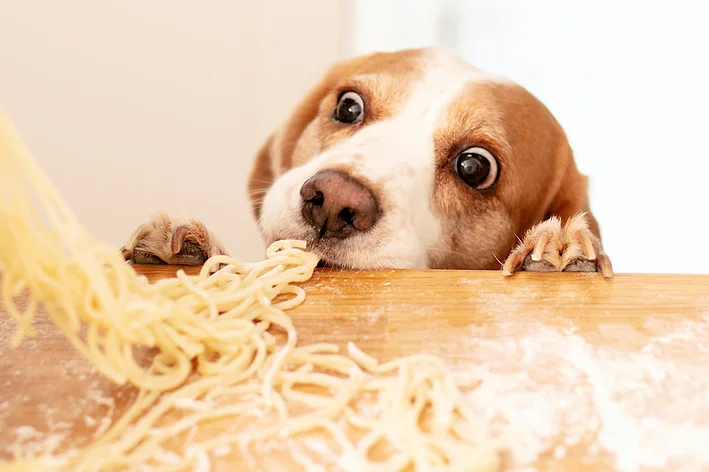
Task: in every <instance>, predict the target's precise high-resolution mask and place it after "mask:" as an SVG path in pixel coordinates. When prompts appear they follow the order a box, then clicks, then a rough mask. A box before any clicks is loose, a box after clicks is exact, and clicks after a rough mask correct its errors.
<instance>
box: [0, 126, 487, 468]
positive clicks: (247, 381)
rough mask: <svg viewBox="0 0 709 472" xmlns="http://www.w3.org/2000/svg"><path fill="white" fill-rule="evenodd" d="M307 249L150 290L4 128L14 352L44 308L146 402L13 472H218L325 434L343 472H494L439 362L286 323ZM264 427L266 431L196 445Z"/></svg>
mask: <svg viewBox="0 0 709 472" xmlns="http://www.w3.org/2000/svg"><path fill="white" fill-rule="evenodd" d="M304 249H305V244H304V243H303V242H302V241H279V242H277V243H275V244H273V245H272V246H271V247H270V248H269V249H268V252H267V255H268V258H267V259H266V260H265V261H262V262H257V263H254V264H245V263H241V262H239V261H237V260H235V259H233V258H231V257H227V256H216V257H213V258H212V259H210V260H209V261H207V263H206V264H205V266H204V267H203V268H202V270H201V272H200V274H199V275H198V276H187V275H185V273H184V272H182V271H179V272H178V273H177V276H176V277H175V278H170V279H164V280H160V281H158V282H155V283H149V282H148V280H147V279H146V278H145V277H143V276H139V275H137V274H136V272H135V271H134V269H133V268H132V267H131V266H130V265H129V264H126V263H125V262H124V261H123V257H122V255H121V253H120V252H119V251H117V250H115V249H114V248H112V247H109V246H107V245H104V244H101V243H99V242H97V241H96V240H95V239H94V238H93V237H92V235H91V234H90V233H89V232H88V231H87V230H86V229H85V228H84V227H83V226H82V225H81V224H80V223H79V222H78V221H77V219H76V218H75V217H74V215H73V214H72V212H71V210H70V209H69V208H68V206H67V205H66V203H65V202H64V201H63V200H62V199H61V197H60V196H59V195H58V193H57V192H56V191H55V189H54V188H53V187H52V185H51V183H50V182H49V180H48V179H47V177H46V176H45V175H44V174H43V173H42V171H41V170H40V168H39V167H38V165H37V164H36V163H35V161H34V160H33V159H32V158H31V156H30V155H29V153H28V152H27V151H26V150H25V148H24V145H23V143H22V141H21V140H20V138H19V137H18V135H17V133H16V132H15V130H14V128H13V127H12V125H11V124H10V122H9V120H7V119H6V118H4V117H2V116H0V284H1V285H0V296H1V297H2V304H3V306H4V308H5V310H6V311H7V312H8V313H9V314H10V315H11V316H12V317H13V318H14V319H15V320H16V321H17V323H18V326H19V330H18V332H17V335H16V336H15V338H14V339H13V343H14V345H17V344H19V343H20V342H21V341H22V339H23V337H24V336H33V334H34V333H33V327H32V318H33V316H34V315H35V314H36V313H37V311H38V309H39V307H40V305H41V306H42V309H43V311H44V312H46V313H47V315H48V316H49V317H50V318H51V319H52V321H53V322H54V323H55V324H56V326H57V327H58V328H59V329H60V330H61V331H62V333H63V334H64V336H66V337H67V339H69V340H70V341H71V343H72V344H73V345H74V346H75V347H76V349H77V350H79V351H80V352H81V353H82V354H83V355H84V356H85V357H86V358H87V359H88V360H89V361H90V362H91V363H92V364H94V365H95V366H96V368H97V369H98V370H100V371H101V372H102V373H103V374H104V375H105V376H107V377H109V378H110V379H111V380H113V381H114V382H116V383H118V384H130V385H133V386H135V387H137V388H138V389H139V393H138V396H137V397H136V399H135V401H134V403H133V404H132V405H131V406H130V408H129V409H128V411H127V412H126V413H124V414H123V416H122V417H121V418H120V419H118V420H117V421H116V422H115V423H114V424H113V426H112V427H111V428H110V429H109V430H108V431H107V432H106V433H105V434H103V436H101V437H100V438H98V439H96V440H95V441H94V442H93V443H90V444H89V445H87V446H86V447H84V448H83V449H80V450H71V451H67V452H65V453H64V454H62V455H61V456H57V457H39V458H32V459H27V460H26V461H25V462H23V461H22V459H20V458H18V459H17V461H16V462H15V463H14V465H15V466H17V467H18V468H20V467H25V468H27V469H33V468H34V469H35V470H50V469H61V470H74V471H87V472H94V471H100V470H123V469H129V468H139V467H140V466H145V467H149V468H150V470H184V469H190V468H197V470H208V469H209V464H210V463H212V462H213V461H214V457H215V455H217V456H218V455H219V454H215V451H217V452H219V451H222V452H223V451H224V450H225V448H227V449H226V450H233V451H235V454H237V455H238V456H239V457H241V458H249V457H250V452H249V451H250V450H251V448H252V447H253V446H255V445H256V444H257V443H263V442H264V441H268V440H272V439H277V440H279V441H282V442H283V441H289V438H293V437H302V436H303V435H308V434H313V433H317V434H319V435H321V436H323V435H325V436H326V437H327V438H328V441H329V442H328V444H329V445H330V446H329V447H330V448H331V449H332V451H333V454H335V455H336V456H337V457H339V460H338V461H337V464H336V466H337V467H339V468H341V469H345V470H358V471H359V470H387V471H390V470H404V469H409V470H466V471H472V470H495V469H496V468H497V463H498V458H497V453H496V451H495V449H494V448H493V447H492V446H491V444H492V443H491V442H490V441H489V439H488V438H487V437H486V436H485V435H484V434H483V433H484V431H483V430H482V429H481V428H480V427H479V425H478V422H477V420H476V418H475V417H474V415H473V414H472V413H471V411H470V410H469V409H468V408H467V407H466V405H465V403H464V401H463V399H462V396H461V393H460V391H459V389H458V387H457V386H456V384H455V382H454V380H453V377H452V376H451V374H450V373H449V372H448V371H447V369H446V367H445V365H444V363H443V362H442V361H441V360H440V359H438V358H436V357H432V356H426V355H415V356H411V357H406V358H403V359H398V360H395V361H391V362H388V363H385V364H379V363H378V362H377V361H376V360H375V359H373V358H372V357H370V356H368V355H366V354H365V353H363V352H362V351H360V350H359V349H358V348H357V347H356V346H355V345H354V344H351V343H350V344H349V345H348V349H347V355H343V354H341V353H339V349H338V346H336V345H331V344H313V345H306V346H299V345H298V344H297V333H296V330H295V328H294V327H293V322H292V320H291V319H290V317H289V316H288V315H287V314H286V313H285V310H288V309H289V308H292V307H295V306H296V305H299V304H300V303H301V302H302V301H303V300H304V298H305V292H304V291H303V289H302V288H300V287H299V286H298V285H296V283H298V282H303V281H306V280H308V279H309V278H310V277H311V276H312V273H313V270H314V268H315V266H316V264H317V262H318V258H317V256H315V255H314V254H312V253H309V252H306V251H304ZM220 267H221V268H220ZM215 270H216V272H214V271H215ZM212 272H214V273H212ZM25 292H26V293H28V294H29V299H28V303H27V305H26V307H24V308H23V309H19V308H18V307H17V305H16V304H15V300H16V297H18V296H19V295H20V294H22V293H25ZM283 333H285V335H283ZM139 348H140V349H139ZM145 348H148V349H147V350H148V351H150V352H148V353H146V349H145ZM304 387H307V388H304ZM363 404H368V405H369V406H368V407H367V408H362V405H363ZM253 417H262V418H266V419H268V420H267V421H257V422H256V423H250V424H249V426H248V427H243V428H240V429H238V428H237V429H234V428H223V429H222V430H221V432H219V433H218V434H211V435H200V434H196V433H195V431H198V432H199V431H201V430H200V429H199V428H195V426H201V425H206V424H209V423H210V422H214V421H222V422H223V421H224V420H228V421H230V422H231V421H233V423H234V424H237V423H239V422H240V421H242V422H243V420H244V418H253ZM222 424H223V423H222ZM188 433H191V434H189V436H190V437H188V438H186V439H184V440H183V441H182V442H181V443H180V444H179V446H175V444H174V441H175V438H178V437H183V436H186V435H188ZM232 448H233V449H232ZM375 449H379V450H380V453H378V455H377V454H375ZM381 451H384V452H383V453H381ZM294 456H296V457H294V458H295V459H296V460H298V457H297V456H298V454H297V452H296V453H295V454H294Z"/></svg>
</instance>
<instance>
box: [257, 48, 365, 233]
mask: <svg viewBox="0 0 709 472" xmlns="http://www.w3.org/2000/svg"><path fill="white" fill-rule="evenodd" d="M370 57H371V56H362V57H356V58H353V59H348V60H345V61H342V62H339V63H336V64H335V65H333V66H332V67H331V68H330V69H329V70H328V72H327V73H326V74H325V76H324V77H323V79H322V80H321V81H320V82H319V83H318V84H317V85H315V87H313V88H312V89H311V90H310V92H309V93H308V94H307V95H306V96H305V98H303V100H301V102H300V103H299V104H298V105H297V106H296V108H295V111H294V112H293V114H292V115H291V116H290V117H289V118H288V120H286V122H285V123H284V124H283V125H282V126H281V127H280V128H279V129H278V130H277V131H276V132H274V133H273V134H271V136H269V138H268V139H267V141H266V142H265V143H264V144H263V146H261V149H260V150H259V151H258V153H257V154H256V158H255V159H254V166H253V168H252V170H251V174H250V175H249V180H248V191H249V199H250V200H251V204H252V209H253V212H254V216H255V217H256V219H258V218H260V216H261V206H262V200H263V198H264V197H265V195H266V193H267V192H268V189H269V188H270V187H271V184H273V181H274V180H275V179H276V178H277V177H278V176H279V175H281V174H282V173H283V172H285V171H287V170H288V169H290V168H291V167H292V161H293V153H294V151H295V149H296V147H297V145H298V141H299V140H300V137H301V135H302V134H303V131H305V129H306V128H307V127H308V125H309V124H310V123H312V122H313V120H314V119H315V118H316V117H317V115H318V110H319V109H320V103H321V102H322V100H323V99H324V98H325V97H326V96H327V95H328V94H329V93H331V92H332V91H333V90H334V88H335V87H336V86H337V83H338V82H339V81H340V80H341V79H342V77H344V76H346V75H348V74H351V73H352V72H353V71H354V70H355V69H356V68H358V67H359V66H360V64H362V63H363V62H364V61H366V60H367V59H368V58H370Z"/></svg>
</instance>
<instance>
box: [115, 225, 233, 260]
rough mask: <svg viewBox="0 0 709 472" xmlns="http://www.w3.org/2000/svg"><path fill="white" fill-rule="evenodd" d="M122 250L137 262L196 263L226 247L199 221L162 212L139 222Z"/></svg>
mask: <svg viewBox="0 0 709 472" xmlns="http://www.w3.org/2000/svg"><path fill="white" fill-rule="evenodd" d="M121 253H122V254H123V257H124V259H126V261H128V262H134V263H136V264H177V265H194V266H197V265H203V264H204V263H205V262H206V261H207V259H209V257H211V256H212V255H217V254H226V251H225V250H224V248H223V246H222V245H221V244H220V243H219V241H217V240H216V238H215V237H214V235H213V234H212V233H211V232H210V231H209V230H207V228H206V227H205V226H204V224H202V223H201V222H199V221H197V220H183V219H179V220H174V219H172V218H170V217H169V216H168V215H165V214H161V215H157V216H155V217H153V218H151V219H150V220H149V221H148V222H146V223H143V224H142V225H140V226H139V227H138V229H137V230H136V231H134V232H133V234H132V235H131V237H130V238H129V239H128V242H127V243H126V245H125V246H123V247H122V248H121Z"/></svg>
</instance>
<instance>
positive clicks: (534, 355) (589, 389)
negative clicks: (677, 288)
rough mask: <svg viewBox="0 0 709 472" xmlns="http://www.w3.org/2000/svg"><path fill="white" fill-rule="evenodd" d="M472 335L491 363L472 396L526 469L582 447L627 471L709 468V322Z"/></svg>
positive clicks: (492, 329) (564, 325)
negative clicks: (545, 458)
mask: <svg viewBox="0 0 709 472" xmlns="http://www.w3.org/2000/svg"><path fill="white" fill-rule="evenodd" d="M469 329H470V331H471V335H472V336H473V338H472V340H471V341H470V343H471V345H472V346H470V347H469V348H467V347H466V349H471V350H472V351H473V352H474V355H473V357H474V358H476V359H485V360H487V363H483V364H482V365H480V363H479V364H478V365H480V368H479V369H477V370H476V371H475V374H476V375H478V376H479V378H482V379H483V382H482V384H481V386H480V387H479V388H478V389H476V390H474V391H473V392H471V393H470V394H469V396H470V398H471V400H472V402H473V405H474V406H475V408H476V409H478V411H479V413H480V414H481V415H482V416H483V417H485V418H486V419H487V421H488V422H489V424H490V425H491V427H492V428H493V431H494V432H495V434H497V435H499V436H500V437H501V438H502V439H503V443H504V444H506V445H509V446H510V447H511V450H510V452H511V455H512V457H513V460H514V463H515V465H516V466H517V467H519V468H522V467H525V466H530V465H532V464H534V463H535V462H536V461H537V459H538V458H539V457H540V456H541V455H542V454H543V453H547V452H548V453H550V454H551V456H552V457H554V458H555V459H562V460H563V458H564V457H566V456H567V454H568V449H569V448H572V447H574V446H576V447H580V446H583V447H584V448H585V456H587V457H593V456H595V455H597V454H599V452H601V451H605V452H607V453H609V454H611V455H612V456H613V457H614V461H615V467H616V468H617V469H618V470H620V471H627V472H635V471H638V470H641V469H647V468H650V469H663V470H668V468H669V469H671V470H675V471H678V470H699V469H702V468H706V467H709V316H705V317H703V318H700V319H696V320H694V321H687V320H683V321H672V317H671V316H668V317H667V318H652V319H648V320H647V321H646V322H645V323H644V326H643V329H644V332H643V333H640V332H638V331H637V330H636V329H635V328H633V327H632V326H631V325H629V324H621V325H617V324H614V325H601V326H599V327H598V329H597V331H596V332H593V331H591V334H588V333H586V334H583V335H582V334H581V333H580V332H579V331H578V328H577V326H576V325H575V324H574V323H573V322H571V321H570V320H568V319H558V318H550V319H549V320H545V322H541V321H538V320H524V319H521V317H519V316H517V317H514V319H513V318H512V317H508V319H507V320H500V319H499V318H497V319H496V320H495V323H494V325H493V324H491V325H487V326H486V325H483V326H480V325H471V326H470V327H469ZM587 331H588V330H587ZM648 336H649V338H648ZM559 437H565V438H566V440H565V441H564V442H563V444H559V441H557V438H559ZM682 467H684V468H682Z"/></svg>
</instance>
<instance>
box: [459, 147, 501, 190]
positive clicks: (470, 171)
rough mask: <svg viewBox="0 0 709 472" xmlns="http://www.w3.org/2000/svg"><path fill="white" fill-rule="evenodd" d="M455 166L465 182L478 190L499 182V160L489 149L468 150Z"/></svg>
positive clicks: (475, 148)
mask: <svg viewBox="0 0 709 472" xmlns="http://www.w3.org/2000/svg"><path fill="white" fill-rule="evenodd" d="M454 165H455V171H456V173H457V174H458V176H459V177H460V178H461V179H462V180H463V182H465V183H466V184H468V185H470V186H471V187H473V188H476V189H478V190H484V189H486V188H489V187H491V186H492V184H494V183H495V180H497V172H498V171H497V169H498V165H497V160H496V159H495V156H493V155H492V154H491V153H490V152H489V151H488V150H487V149H483V148H481V147H471V148H468V149H466V150H465V151H463V152H461V153H460V154H458V156H457V157H456V158H455V161H454Z"/></svg>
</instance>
